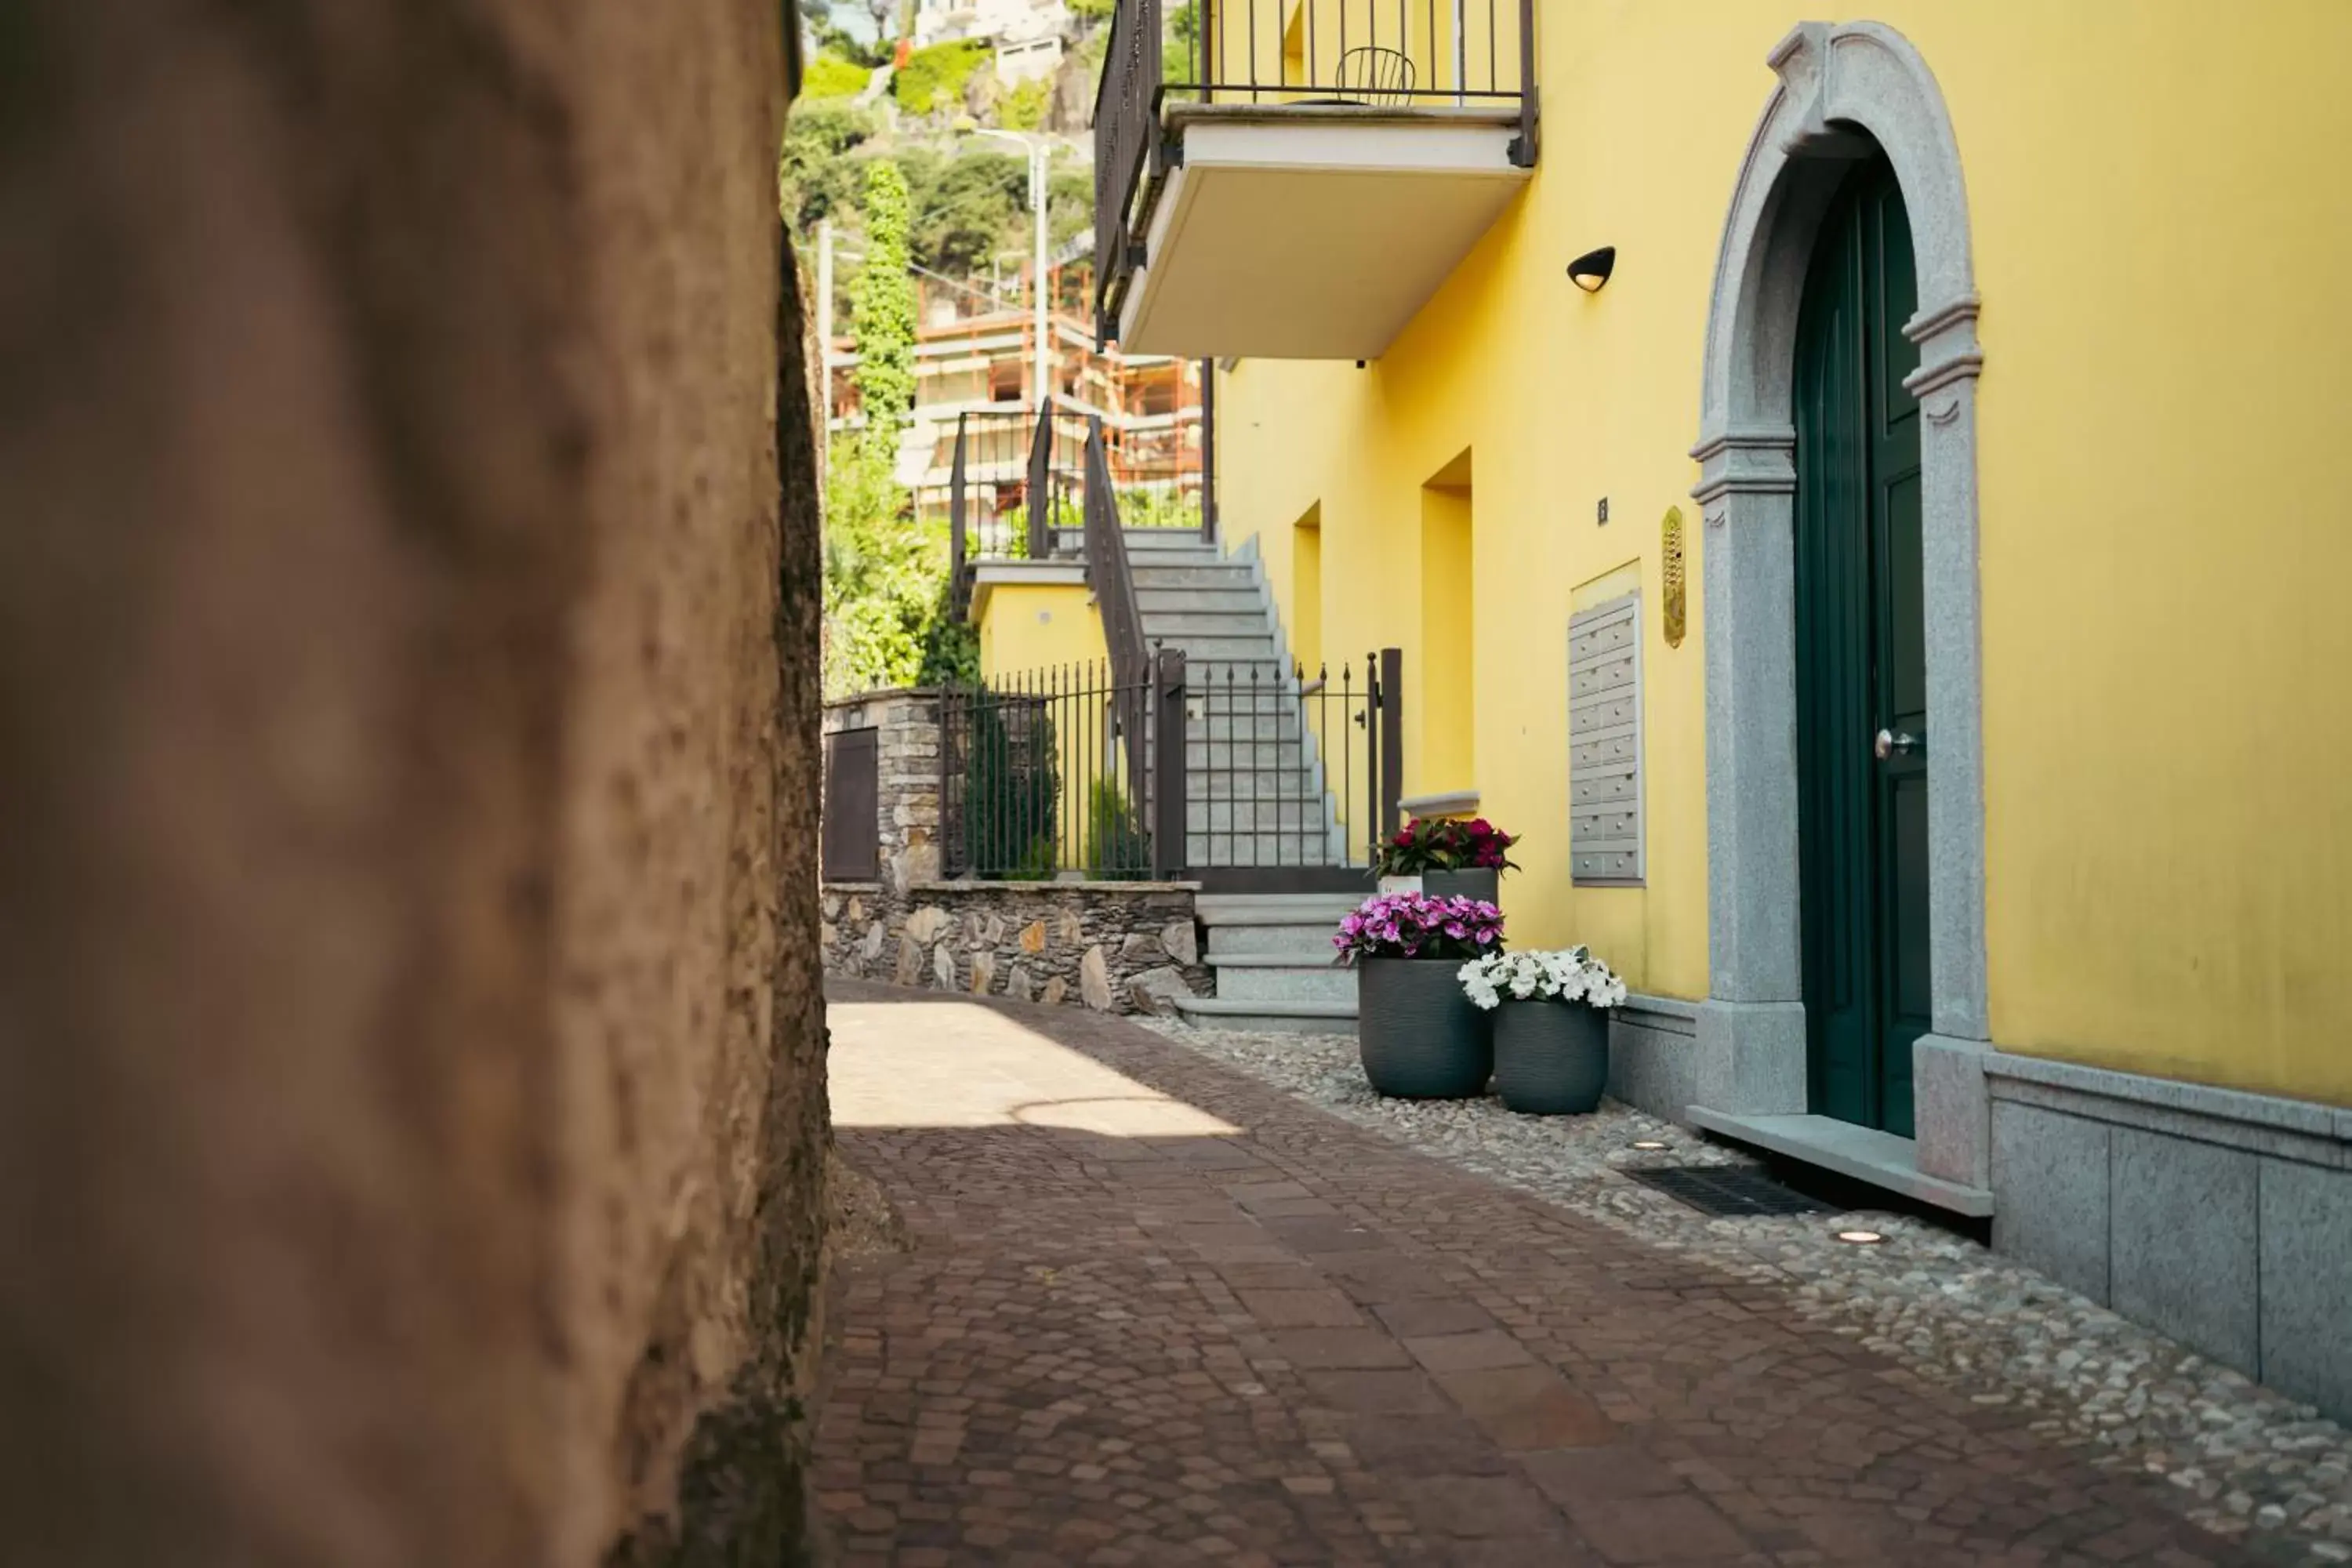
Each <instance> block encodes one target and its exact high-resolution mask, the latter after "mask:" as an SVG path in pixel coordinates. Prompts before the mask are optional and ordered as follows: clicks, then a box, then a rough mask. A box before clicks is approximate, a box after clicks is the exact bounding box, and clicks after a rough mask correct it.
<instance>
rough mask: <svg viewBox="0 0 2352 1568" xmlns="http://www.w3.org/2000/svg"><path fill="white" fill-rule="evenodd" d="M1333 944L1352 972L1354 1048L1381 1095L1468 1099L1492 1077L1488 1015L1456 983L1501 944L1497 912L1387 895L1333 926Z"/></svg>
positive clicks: (1464, 902) (1471, 903)
mask: <svg viewBox="0 0 2352 1568" xmlns="http://www.w3.org/2000/svg"><path fill="white" fill-rule="evenodd" d="M1331 942H1332V945H1333V946H1334V947H1337V948H1338V949H1339V962H1340V963H1343V964H1349V965H1352V966H1353V967H1354V969H1355V971H1356V1047H1357V1052H1358V1054H1359V1056H1360V1058H1361V1059H1362V1061H1363V1064H1364V1077H1365V1078H1366V1079H1368V1080H1369V1081H1370V1084H1371V1086H1372V1088H1373V1089H1375V1090H1377V1091H1379V1092H1380V1093H1381V1094H1387V1095H1395V1096H1398V1097H1400V1098H1403V1099H1410V1100H1467V1099H1469V1098H1470V1097H1471V1096H1473V1095H1475V1094H1479V1093H1482V1092H1484V1091H1485V1089H1486V1079H1487V1078H1488V1077H1489V1076H1490V1075H1491V1074H1492V1072H1493V1070H1494V1048H1493V1046H1492V1044H1491V1043H1490V1040H1489V1031H1488V1028H1487V1020H1486V1015H1485V1014H1484V1013H1482V1012H1480V1011H1479V1010H1478V1009H1477V1007H1475V1005H1472V1003H1471V1001H1470V998H1469V996H1468V995H1467V994H1465V992H1464V990H1463V988H1462V984H1461V982H1460V981H1459V980H1458V979H1456V978H1455V976H1456V973H1458V972H1459V971H1460V970H1461V968H1462V966H1463V963H1464V961H1465V960H1466V959H1475V958H1477V957H1478V956H1479V955H1481V954H1482V953H1488V952H1496V951H1497V950H1498V949H1500V948H1501V946H1502V945H1503V911H1502V910H1498V909H1496V907H1495V906H1494V905H1492V904H1489V903H1481V902H1478V901H1477V900H1473V899H1434V898H1431V897H1429V896H1428V895H1427V894H1425V893H1386V894H1381V895H1380V896H1378V897H1376V898H1370V899H1367V900H1364V902H1363V903H1362V904H1361V905H1360V906H1359V907H1358V908H1357V909H1356V910H1354V912H1352V913H1350V914H1349V916H1348V918H1347V919H1346V920H1344V921H1340V922H1339V932H1338V934H1337V935H1335V936H1333V937H1332V939H1331Z"/></svg>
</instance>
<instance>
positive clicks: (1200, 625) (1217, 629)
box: [1143, 610, 1274, 642]
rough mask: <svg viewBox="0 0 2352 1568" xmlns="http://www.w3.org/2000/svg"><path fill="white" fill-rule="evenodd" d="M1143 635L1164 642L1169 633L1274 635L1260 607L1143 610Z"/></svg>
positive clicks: (1220, 635) (1175, 634)
mask: <svg viewBox="0 0 2352 1568" xmlns="http://www.w3.org/2000/svg"><path fill="white" fill-rule="evenodd" d="M1143 635H1144V636H1145V637H1149V638H1150V639H1151V640H1152V641H1153V642H1165V641H1167V640H1168V639H1169V638H1171V637H1265V638H1268V639H1269V640H1271V639H1272V637H1274V628H1273V627H1272V626H1268V625H1267V624H1266V617H1265V612H1264V611H1263V610H1201V611H1198V612H1195V611H1190V610H1187V611H1182V612H1176V613H1162V614H1160V615H1150V614H1146V615H1145V616H1144V617H1143Z"/></svg>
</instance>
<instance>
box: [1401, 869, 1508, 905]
mask: <svg viewBox="0 0 2352 1568" xmlns="http://www.w3.org/2000/svg"><path fill="white" fill-rule="evenodd" d="M1502 882H1503V874H1502V873H1501V872H1500V871H1496V870H1491V869H1489V870H1481V871H1423V873H1422V874H1421V890H1422V891H1423V892H1424V893H1426V894H1428V895H1429V896H1430V897H1431V898H1433V899H1476V900H1478V901H1479V902H1481V903H1486V904H1491V903H1494V902H1495V901H1496V899H1497V898H1498V897H1499V895H1500V893H1501V891H1502Z"/></svg>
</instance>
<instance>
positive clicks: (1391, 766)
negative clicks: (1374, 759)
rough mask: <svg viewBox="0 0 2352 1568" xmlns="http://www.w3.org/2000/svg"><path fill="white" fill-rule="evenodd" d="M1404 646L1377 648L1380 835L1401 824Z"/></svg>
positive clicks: (1393, 830) (1402, 796) (1391, 830)
mask: <svg viewBox="0 0 2352 1568" xmlns="http://www.w3.org/2000/svg"><path fill="white" fill-rule="evenodd" d="M1403 799H1404V650H1403V649H1402V648H1395V647H1384V648H1382V649H1381V801H1380V814H1379V816H1380V823H1381V834H1382V835H1383V836H1386V835H1388V834H1391V833H1394V832H1395V831H1396V830H1397V829H1398V828H1399V827H1400V826H1403V816H1404V812H1403V808H1402V805H1400V804H1399V803H1400V802H1402V800H1403Z"/></svg>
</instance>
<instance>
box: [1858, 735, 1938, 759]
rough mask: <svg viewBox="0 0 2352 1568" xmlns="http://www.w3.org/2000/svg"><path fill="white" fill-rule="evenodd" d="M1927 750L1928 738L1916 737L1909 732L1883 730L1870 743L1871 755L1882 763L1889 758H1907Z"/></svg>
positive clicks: (1923, 736)
mask: <svg viewBox="0 0 2352 1568" xmlns="http://www.w3.org/2000/svg"><path fill="white" fill-rule="evenodd" d="M1925 751H1927V736H1925V735H1914V734H1912V733H1911V732H1910V731H1907V730H1881V731H1879V732H1878V738H1877V739H1876V740H1874V741H1873V742H1871V743H1870V754H1871V755H1872V756H1874V757H1876V758H1877V759H1878V760H1879V761H1880V762H1882V763H1883V762H1885V760H1886V759H1887V758H1889V757H1907V756H1910V755H1911V754H1913V753H1914V752H1925Z"/></svg>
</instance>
